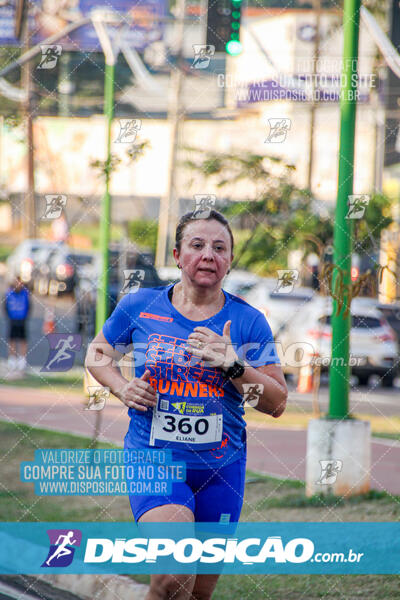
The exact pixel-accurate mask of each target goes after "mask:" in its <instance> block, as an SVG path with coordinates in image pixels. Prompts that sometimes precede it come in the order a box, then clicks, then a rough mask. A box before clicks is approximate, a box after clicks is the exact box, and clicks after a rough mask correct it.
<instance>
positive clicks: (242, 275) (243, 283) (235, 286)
mask: <svg viewBox="0 0 400 600" xmlns="http://www.w3.org/2000/svg"><path fill="white" fill-rule="evenodd" d="M260 281H261V278H260V277H258V275H255V274H254V273H250V272H249V271H245V270H242V269H233V270H232V271H231V272H230V273H228V275H227V276H226V278H225V280H224V283H223V285H222V287H223V288H224V290H225V291H226V292H229V293H230V294H234V296H239V297H240V298H242V299H243V300H246V297H247V295H248V294H249V293H250V291H251V290H252V289H253V288H254V287H255V286H256V285H257V284H258V283H259V282H260Z"/></svg>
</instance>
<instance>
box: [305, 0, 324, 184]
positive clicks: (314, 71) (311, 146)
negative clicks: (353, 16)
mask: <svg viewBox="0 0 400 600" xmlns="http://www.w3.org/2000/svg"><path fill="white" fill-rule="evenodd" d="M313 7H314V11H315V40H314V60H313V67H312V81H311V90H312V98H311V108H310V142H309V146H308V170H307V187H308V189H309V190H311V189H312V175H313V159H314V132H315V113H316V109H317V104H318V103H317V102H316V99H315V90H316V89H318V86H317V85H316V83H317V82H316V79H317V75H318V59H319V46H320V27H321V0H314V6H313Z"/></svg>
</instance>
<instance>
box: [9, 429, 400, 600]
mask: <svg viewBox="0 0 400 600" xmlns="http://www.w3.org/2000/svg"><path fill="white" fill-rule="evenodd" d="M89 446H90V440H89V439H88V438H84V437H80V436H77V435H70V434H60V433H55V432H51V431H48V430H44V429H36V428H33V427H30V426H28V425H21V424H11V423H5V422H1V421H0V457H1V458H0V460H1V465H2V478H1V484H0V516H1V520H3V521H17V520H18V521H22V522H23V521H99V522H103V521H132V514H131V509H130V506H129V501H128V498H127V497H125V496H119V497H113V496H103V497H102V496H83V497H79V496H76V497H74V496H72V497H71V496H70V497H62V496H58V497H45V496H35V494H34V492H33V484H30V483H23V482H21V481H20V477H19V466H20V462H21V461H27V460H33V458H34V451H35V449H37V448H87V447H89ZM99 447H101V448H106V447H109V448H111V447H115V446H113V445H111V444H103V443H101V444H99ZM247 478H248V479H249V480H250V481H251V482H252V483H248V484H247V485H246V491H245V500H244V505H243V511H242V516H241V521H252V522H268V521H270V522H272V521H281V522H286V521H289V522H290V521H298V522H303V521H305V522H307V521H314V522H323V521H333V522H335V521H339V522H345V521H372V522H373V521H389V522H390V521H398V519H399V517H400V497H395V496H391V495H390V494H387V493H386V492H377V491H374V490H372V491H370V492H369V493H368V494H363V495H362V496H358V497H354V498H349V499H344V498H336V497H333V496H332V497H329V496H328V497H322V496H313V497H312V498H307V497H306V496H305V494H304V483H303V482H302V481H283V480H280V479H278V478H274V477H268V476H266V475H258V474H257V473H254V472H252V471H248V472H247ZM134 579H135V580H137V581H140V582H143V583H148V581H149V577H148V576H146V575H135V576H134ZM321 598H327V599H330V598H332V599H335V600H353V599H354V600H358V599H360V600H364V599H365V598H368V600H378V599H379V600H381V599H384V600H388V599H392V598H400V587H399V578H398V577H397V576H395V575H389V576H388V575H385V576H380V575H254V576H253V575H251V576H246V575H222V576H221V577H220V579H219V581H218V584H217V587H216V590H215V592H214V594H213V600H242V599H245V600H264V599H266V600H289V599H290V600H305V599H307V600H320V599H321Z"/></svg>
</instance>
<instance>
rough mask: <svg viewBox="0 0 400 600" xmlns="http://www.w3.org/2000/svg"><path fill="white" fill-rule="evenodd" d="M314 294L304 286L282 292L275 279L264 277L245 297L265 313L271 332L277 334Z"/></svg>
mask: <svg viewBox="0 0 400 600" xmlns="http://www.w3.org/2000/svg"><path fill="white" fill-rule="evenodd" d="M315 295H316V292H315V291H314V290H312V289H311V288H306V287H295V288H294V289H293V291H291V292H290V293H282V291H280V289H278V282H277V279H274V278H265V279H262V280H261V281H260V282H259V283H257V284H256V285H255V286H254V287H253V288H252V289H251V290H250V291H249V292H248V293H247V294H246V298H245V299H246V302H248V303H249V304H251V305H252V306H254V308H257V309H258V310H259V311H261V312H262V313H263V314H264V315H265V317H266V319H267V321H268V323H269V325H270V327H271V329H272V333H273V334H274V335H275V336H278V335H279V333H280V331H281V329H282V328H284V327H287V325H288V323H289V322H290V321H291V320H292V319H294V318H295V317H296V315H297V314H298V313H299V311H301V310H302V308H303V306H304V305H306V304H307V303H308V302H310V301H311V300H312V299H313V297H314V296H315Z"/></svg>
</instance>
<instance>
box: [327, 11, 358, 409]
mask: <svg viewBox="0 0 400 600" xmlns="http://www.w3.org/2000/svg"><path fill="white" fill-rule="evenodd" d="M360 4H361V0H345V3H344V11H343V33H344V47H343V65H342V85H341V101H340V145H339V177H338V195H337V203H336V214H335V225H334V240H333V246H334V258H333V262H334V264H335V265H337V267H338V268H337V269H335V271H334V274H333V277H332V296H333V310H332V318H331V322H332V366H331V369H330V373H329V417H330V418H334V419H343V418H346V417H347V416H348V410H349V379H350V367H349V350H350V328H351V313H350V304H351V297H349V294H347V293H345V292H344V293H343V299H342V300H343V305H342V308H341V311H340V313H339V314H338V315H337V314H336V313H337V308H338V298H337V297H335V287H336V282H337V281H338V278H340V277H343V280H342V283H343V285H342V286H341V287H342V290H350V289H351V277H350V270H351V254H352V235H353V227H352V224H353V221H352V219H348V218H346V215H347V212H348V198H349V195H350V194H353V173H354V134H355V120H356V108H357V82H356V81H355V74H356V73H357V63H358V36H359V23H360ZM339 269H340V270H341V273H342V275H341V273H340V272H339ZM346 309H348V310H347V311H346ZM345 312H347V316H345V317H344V316H343V314H344V313H345Z"/></svg>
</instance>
